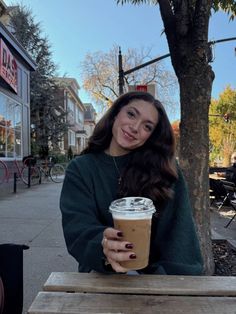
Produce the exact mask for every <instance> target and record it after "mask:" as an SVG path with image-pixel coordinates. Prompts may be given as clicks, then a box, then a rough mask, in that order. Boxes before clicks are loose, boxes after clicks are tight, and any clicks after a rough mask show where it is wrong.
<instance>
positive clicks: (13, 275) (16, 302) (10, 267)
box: [0, 243, 29, 314]
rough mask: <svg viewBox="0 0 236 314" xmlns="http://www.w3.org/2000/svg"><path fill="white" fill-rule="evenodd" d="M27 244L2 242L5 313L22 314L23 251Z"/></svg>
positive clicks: (0, 268)
mask: <svg viewBox="0 0 236 314" xmlns="http://www.w3.org/2000/svg"><path fill="white" fill-rule="evenodd" d="M27 249H29V246H27V245H24V244H23V245H21V244H12V243H7V244H0V277H1V279H2V282H3V288H4V307H3V314H22V308H23V251H24V250H27Z"/></svg>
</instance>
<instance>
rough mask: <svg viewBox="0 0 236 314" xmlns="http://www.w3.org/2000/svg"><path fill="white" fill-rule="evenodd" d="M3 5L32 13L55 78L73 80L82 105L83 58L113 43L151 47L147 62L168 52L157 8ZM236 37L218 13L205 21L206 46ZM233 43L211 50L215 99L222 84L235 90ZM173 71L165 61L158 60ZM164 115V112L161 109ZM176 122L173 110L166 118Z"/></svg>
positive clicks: (60, 1)
mask: <svg viewBox="0 0 236 314" xmlns="http://www.w3.org/2000/svg"><path fill="white" fill-rule="evenodd" d="M4 2H5V3H6V5H13V4H16V3H17V2H18V3H21V4H23V5H26V6H27V7H29V8H30V9H31V10H32V13H33V16H34V19H35V22H40V23H41V29H42V32H43V33H44V34H46V35H47V37H48V40H49V43H50V44H51V47H52V53H53V61H54V62H55V63H56V64H57V65H58V72H59V73H58V74H59V75H60V76H63V75H64V74H66V75H67V76H68V77H74V78H76V79H77V81H78V83H79V85H80V86H81V89H80V91H79V96H80V99H81V101H82V102H84V103H86V102H92V101H91V99H90V98H89V96H88V95H87V94H86V93H85V91H84V90H83V89H82V80H81V74H80V73H81V72H80V65H81V62H82V61H84V59H85V56H86V54H87V53H94V52H97V51H101V52H109V51H110V50H111V49H112V47H113V45H115V44H118V45H119V46H120V47H121V50H122V52H123V53H125V52H126V51H127V49H128V48H133V49H135V48H136V49H140V48H141V47H152V52H151V54H152V56H151V57H152V58H153V59H154V58H156V57H158V56H162V55H164V54H167V53H169V49H168V45H167V41H166V36H165V34H162V31H163V23H162V20H161V17H160V13H159V6H151V5H147V4H146V5H140V6H134V5H131V4H125V5H123V6H121V5H117V4H116V0H20V1H13V0H4ZM231 37H236V19H235V20H234V21H231V22H230V21H229V17H228V16H227V14H225V13H223V12H219V13H216V14H213V15H212V17H211V19H210V26H209V41H211V40H218V39H222V38H231ZM235 48H236V40H234V41H228V42H224V43H218V44H216V45H214V48H213V53H214V61H213V63H211V65H212V68H213V71H214V72H215V80H214V82H213V89H212V97H214V98H218V97H219V94H220V93H221V92H223V90H224V88H225V87H226V86H227V85H230V86H231V87H232V88H236V52H235ZM162 62H163V63H164V65H165V67H166V68H167V69H168V70H170V71H173V68H172V65H171V63H170V58H166V59H164V60H163V61H162ZM167 112H168V110H167ZM168 114H169V118H170V120H172V121H173V120H176V119H178V118H179V108H176V110H174V112H173V111H171V112H169V113H168Z"/></svg>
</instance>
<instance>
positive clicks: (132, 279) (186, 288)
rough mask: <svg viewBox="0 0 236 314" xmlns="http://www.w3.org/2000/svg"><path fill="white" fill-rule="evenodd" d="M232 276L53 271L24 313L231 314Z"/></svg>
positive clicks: (235, 299)
mask: <svg viewBox="0 0 236 314" xmlns="http://www.w3.org/2000/svg"><path fill="white" fill-rule="evenodd" d="M235 309H236V277H230V276H227V277H223V276H220V277H217V276H166V275H123V274H114V275H104V274H99V273H69V272H66V273H63V272H61V273H52V274H51V275H50V276H49V278H48V280H47V281H46V283H45V284H44V287H43V291H42V292H39V293H38V295H37V296H36V298H35V300H34V301H33V303H32V305H31V307H30V309H29V311H28V314H42V313H44V314H52V313H61V314H69V313H73V314H77V313H127V314H128V313H165V314H169V313H171V314H173V313H181V314H182V313H191V314H198V313H199V314H200V313H209V314H215V313H217V314H222V313H227V314H230V313H235Z"/></svg>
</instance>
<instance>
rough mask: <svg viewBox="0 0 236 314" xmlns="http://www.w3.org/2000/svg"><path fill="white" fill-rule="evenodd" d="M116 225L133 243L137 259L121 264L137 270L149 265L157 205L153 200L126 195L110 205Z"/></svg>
mask: <svg viewBox="0 0 236 314" xmlns="http://www.w3.org/2000/svg"><path fill="white" fill-rule="evenodd" d="M110 211H111V213H112V217H113V220H114V227H115V229H118V230H120V231H122V233H123V240H124V241H128V242H130V243H132V244H133V246H134V248H133V251H134V252H135V254H136V259H135V260H130V261H125V262H120V264H121V266H123V267H125V268H127V269H130V270H137V269H142V268H144V267H146V266H147V265H148V257H149V250H150V237H151V222H152V214H153V213H154V212H155V207H154V205H153V202H152V200H150V199H148V198H144V197H124V198H121V199H118V200H115V201H113V202H112V203H111V205H110Z"/></svg>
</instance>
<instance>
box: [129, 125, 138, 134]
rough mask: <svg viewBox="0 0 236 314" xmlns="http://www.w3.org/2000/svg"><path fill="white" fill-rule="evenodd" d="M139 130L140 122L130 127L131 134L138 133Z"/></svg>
mask: <svg viewBox="0 0 236 314" xmlns="http://www.w3.org/2000/svg"><path fill="white" fill-rule="evenodd" d="M138 129H139V122H134V123H132V124H131V125H130V130H131V132H133V133H138Z"/></svg>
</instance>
